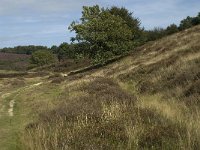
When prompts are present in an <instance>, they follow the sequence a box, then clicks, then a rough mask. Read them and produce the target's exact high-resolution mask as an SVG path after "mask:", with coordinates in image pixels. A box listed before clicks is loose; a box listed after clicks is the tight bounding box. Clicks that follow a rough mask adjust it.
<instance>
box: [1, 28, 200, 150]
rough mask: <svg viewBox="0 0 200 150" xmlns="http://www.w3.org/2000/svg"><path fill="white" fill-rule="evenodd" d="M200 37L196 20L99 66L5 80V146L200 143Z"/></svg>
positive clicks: (41, 149)
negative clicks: (191, 25) (11, 113)
mask: <svg viewBox="0 0 200 150" xmlns="http://www.w3.org/2000/svg"><path fill="white" fill-rule="evenodd" d="M199 40H200V26H197V27H194V28H192V29H189V30H186V31H183V32H181V33H178V34H175V35H172V36H169V37H166V38H163V39H161V40H159V41H155V42H150V43H148V44H146V45H144V46H142V47H140V48H138V50H137V51H135V52H133V53H132V54H131V55H130V56H128V57H125V58H123V59H121V60H119V61H118V62H115V63H112V64H109V65H107V66H105V67H102V68H99V69H96V70H92V71H87V72H85V73H79V74H76V75H72V76H68V77H66V78H63V77H61V76H59V75H55V76H51V77H42V78H33V79H32V78H26V79H25V80H24V83H22V82H19V81H15V80H22V79H12V80H13V81H11V79H3V80H0V83H1V86H2V87H3V84H4V85H7V86H4V88H3V89H2V88H0V89H1V91H0V92H1V98H0V108H4V109H3V110H2V109H1V111H0V115H1V117H0V130H1V135H0V147H1V149H5V150H7V149H14V147H15V148H16V147H18V148H19V149H38V150H45V149H48V150H51V149H197V148H198V147H200V142H199V136H200V123H199V117H200V116H199V113H200V109H199V107H200V99H199V97H200V91H199V89H200V87H199V85H200V44H199V43H200V41H199ZM52 80H53V81H54V83H52V82H51V81H52ZM16 82H17V83H18V84H17V83H16ZM6 83H7V84H6ZM8 83H9V84H8ZM10 83H11V84H10ZM36 83H40V84H36ZM56 83H57V84H56ZM13 85H15V86H13ZM19 87H21V88H19ZM16 90H17V92H16ZM6 93H12V94H10V95H9V94H6ZM4 94H6V96H5V95H4ZM2 95H3V96H2ZM13 99H14V100H15V105H14V116H12V117H11V116H10V117H9V116H8V115H9V114H8V113H7V111H8V109H9V107H10V106H9V103H10V101H11V100H13ZM10 119H11V120H12V121H11V123H10ZM28 123H29V125H27V124H28ZM2 133H3V134H2ZM15 133H18V134H17V135H18V137H19V138H17V139H18V140H17V141H18V143H17V142H16V134H15ZM19 133H20V134H19ZM2 147H3V148H2Z"/></svg>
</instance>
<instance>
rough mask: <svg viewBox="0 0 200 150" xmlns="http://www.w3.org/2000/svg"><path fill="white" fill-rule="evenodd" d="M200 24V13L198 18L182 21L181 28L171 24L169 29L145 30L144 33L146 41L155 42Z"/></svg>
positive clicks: (188, 18)
mask: <svg viewBox="0 0 200 150" xmlns="http://www.w3.org/2000/svg"><path fill="white" fill-rule="evenodd" d="M199 24H200V12H199V13H198V15H197V16H196V17H189V16H188V17H187V18H185V19H183V20H181V22H180V24H179V26H177V25H176V24H171V25H169V26H168V27H167V28H165V29H164V28H154V29H153V30H145V31H144V33H143V37H144V41H146V42H148V41H154V40H157V39H160V38H162V37H164V36H167V35H171V34H174V33H177V32H179V31H183V30H185V29H188V28H191V27H193V26H196V25H199Z"/></svg>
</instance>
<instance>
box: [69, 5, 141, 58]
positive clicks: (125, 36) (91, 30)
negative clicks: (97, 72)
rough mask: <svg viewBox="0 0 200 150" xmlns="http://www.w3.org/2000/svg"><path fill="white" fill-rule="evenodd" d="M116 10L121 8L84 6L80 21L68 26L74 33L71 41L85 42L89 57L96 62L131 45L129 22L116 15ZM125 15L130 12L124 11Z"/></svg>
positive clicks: (131, 37) (137, 24)
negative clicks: (110, 8)
mask: <svg viewBox="0 0 200 150" xmlns="http://www.w3.org/2000/svg"><path fill="white" fill-rule="evenodd" d="M117 11H121V9H119V10H115V11H114V8H113V10H109V9H104V8H100V7H99V6H98V5H96V6H93V7H87V6H84V7H83V11H82V17H81V19H80V22H75V21H73V22H72V23H71V25H70V27H69V29H70V30H71V31H75V33H76V36H75V37H74V38H72V41H78V42H85V43H87V44H88V45H89V48H88V50H87V53H88V55H89V57H90V58H92V59H94V60H95V61H97V62H99V61H104V60H106V59H107V58H110V57H111V56H114V55H120V54H122V53H124V52H126V51H128V50H129V49H130V47H131V46H132V45H133V43H132V40H133V37H134V33H133V29H132V28H131V27H130V26H129V24H131V23H128V22H127V21H126V20H125V19H124V18H125V17H121V16H120V15H117V13H116V12H117ZM126 15H128V16H129V17H130V13H128V12H126ZM128 16H127V18H128ZM130 19H131V18H130ZM127 20H128V19H127ZM136 26H139V23H136ZM138 28H139V27H138Z"/></svg>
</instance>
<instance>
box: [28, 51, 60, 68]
mask: <svg viewBox="0 0 200 150" xmlns="http://www.w3.org/2000/svg"><path fill="white" fill-rule="evenodd" d="M55 62H56V58H55V56H54V55H53V54H52V53H51V52H50V51H47V50H38V51H36V52H34V53H32V55H31V63H32V64H35V65H37V66H43V65H47V64H51V63H55Z"/></svg>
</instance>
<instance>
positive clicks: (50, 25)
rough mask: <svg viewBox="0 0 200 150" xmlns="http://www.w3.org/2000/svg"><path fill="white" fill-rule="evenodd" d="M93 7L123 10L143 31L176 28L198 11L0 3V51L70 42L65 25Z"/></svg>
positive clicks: (110, 1) (179, 6) (62, 1)
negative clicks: (24, 46)
mask: <svg viewBox="0 0 200 150" xmlns="http://www.w3.org/2000/svg"><path fill="white" fill-rule="evenodd" d="M95 4H98V5H100V6H102V7H111V6H118V7H125V8H127V9H128V10H129V11H130V12H133V14H134V16H135V17H138V18H139V19H140V21H141V26H142V27H144V28H145V29H153V28H154V27H166V26H168V25H169V24H172V23H175V24H177V25H178V24H179V22H180V21H181V20H182V19H183V18H186V17H187V16H196V15H197V13H198V12H200V0H0V48H3V47H14V46H17V45H44V46H48V47H51V46H52V45H59V44H61V43H62V42H70V37H72V36H73V35H74V34H73V33H70V31H69V30H68V26H69V25H70V23H71V22H72V21H73V20H79V18H80V17H81V11H82V6H92V5H95Z"/></svg>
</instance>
